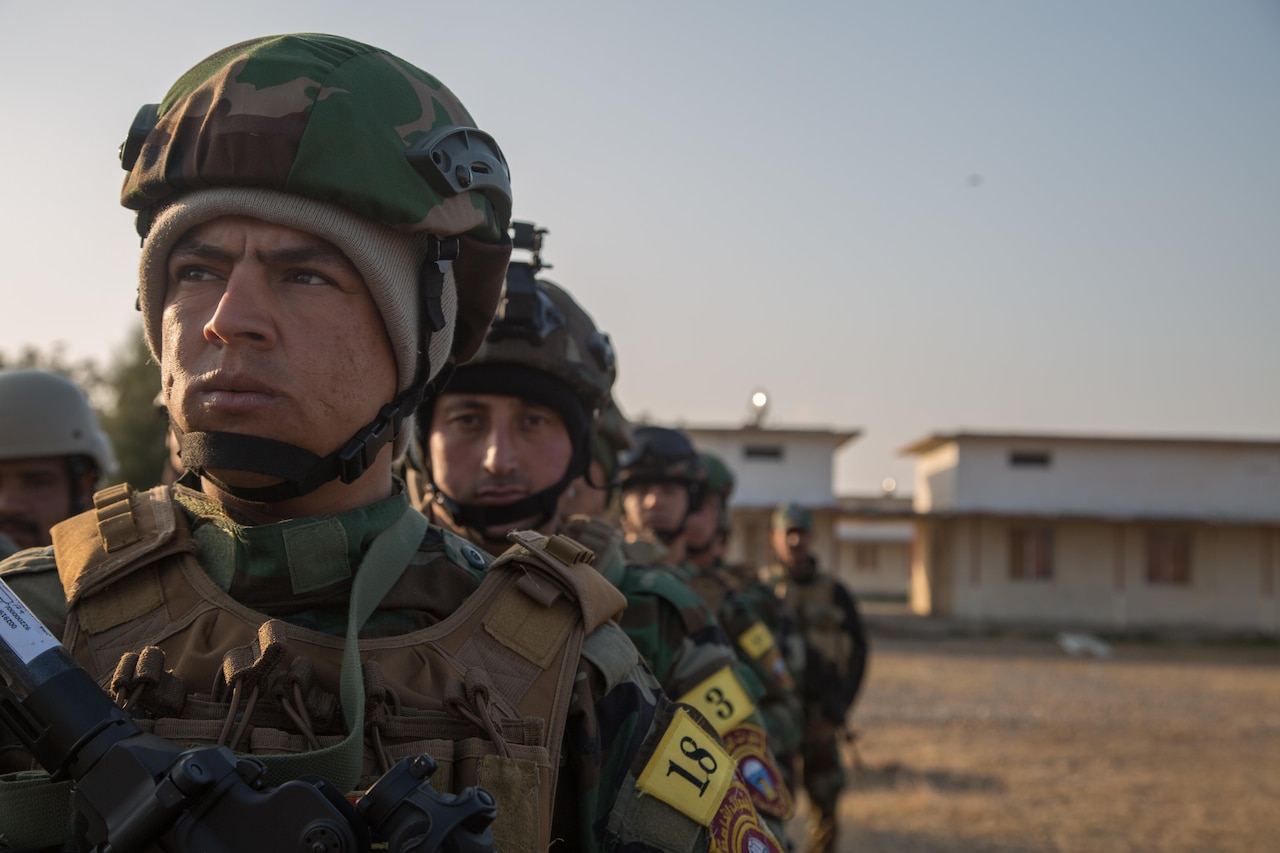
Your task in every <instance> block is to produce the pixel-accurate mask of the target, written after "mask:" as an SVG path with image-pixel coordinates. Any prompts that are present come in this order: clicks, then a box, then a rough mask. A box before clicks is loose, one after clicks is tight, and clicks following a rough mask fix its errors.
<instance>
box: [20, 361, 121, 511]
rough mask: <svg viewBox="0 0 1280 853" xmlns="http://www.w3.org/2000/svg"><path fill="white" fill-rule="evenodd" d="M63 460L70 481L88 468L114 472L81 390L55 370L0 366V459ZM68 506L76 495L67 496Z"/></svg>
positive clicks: (104, 474)
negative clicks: (56, 457)
mask: <svg viewBox="0 0 1280 853" xmlns="http://www.w3.org/2000/svg"><path fill="white" fill-rule="evenodd" d="M44 456H60V457H65V458H66V459H67V465H68V468H67V473H68V474H69V476H70V479H71V480H72V482H74V481H75V480H76V479H78V477H79V474H80V472H81V471H84V470H86V469H87V467H86V466H88V467H92V469H93V470H95V471H96V473H97V475H98V477H99V478H102V477H109V476H111V475H112V474H114V473H115V472H116V468H117V466H116V457H115V453H114V452H113V451H112V448H111V440H110V439H109V438H107V435H106V433H104V432H103V431H102V430H101V429H100V428H99V427H98V419H97V417H96V416H95V415H94V413H93V409H92V408H91V407H90V406H89V400H88V398H87V397H85V395H84V392H83V391H81V390H80V388H79V387H78V386H77V385H76V384H75V383H74V382H72V381H71V380H70V379H67V378H65V377H63V376H59V375H58V374H56V373H48V372H46V371H43V370H0V459H34V458H37V457H44ZM72 501H73V506H72V510H73V511H76V512H78V511H80V510H81V509H83V507H80V506H78V505H75V504H76V503H77V502H78V496H77V495H73V496H72Z"/></svg>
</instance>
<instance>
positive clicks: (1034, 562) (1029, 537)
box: [1009, 527, 1053, 581]
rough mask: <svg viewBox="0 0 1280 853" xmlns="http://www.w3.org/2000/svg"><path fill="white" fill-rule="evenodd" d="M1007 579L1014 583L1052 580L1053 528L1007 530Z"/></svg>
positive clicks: (1015, 528) (1016, 528)
mask: <svg viewBox="0 0 1280 853" xmlns="http://www.w3.org/2000/svg"><path fill="white" fill-rule="evenodd" d="M1009 577H1010V578H1011V579H1013V580H1016V581H1034V580H1050V579H1052V578H1053V528H1050V527H1014V528H1012V529H1010V530H1009Z"/></svg>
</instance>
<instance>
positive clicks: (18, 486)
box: [0, 456, 81, 548]
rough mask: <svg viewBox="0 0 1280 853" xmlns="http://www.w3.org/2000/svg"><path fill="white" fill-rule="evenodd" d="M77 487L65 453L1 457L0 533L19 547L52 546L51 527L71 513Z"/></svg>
mask: <svg viewBox="0 0 1280 853" xmlns="http://www.w3.org/2000/svg"><path fill="white" fill-rule="evenodd" d="M73 488H81V487H80V486H79V485H78V484H73V483H72V482H71V480H70V477H69V475H68V471H67V460H66V459H64V458H62V457H61V456H41V457H38V458H35V459H5V460H0V533H4V535H6V536H8V537H9V538H10V539H12V540H13V543H14V544H15V545H17V546H18V547H19V548H35V547H38V546H41V545H48V544H49V543H50V539H49V528H51V527H53V526H54V525H55V524H57V523H58V522H59V521H62V520H63V519H64V518H66V517H67V516H68V515H69V514H70V513H71V506H72V498H73V497H74V495H73V493H72V490H73Z"/></svg>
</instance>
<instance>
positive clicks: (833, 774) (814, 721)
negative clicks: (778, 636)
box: [761, 503, 868, 851]
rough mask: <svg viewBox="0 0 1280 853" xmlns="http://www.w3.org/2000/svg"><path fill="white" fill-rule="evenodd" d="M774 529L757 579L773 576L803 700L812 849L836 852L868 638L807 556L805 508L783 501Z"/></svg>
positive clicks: (849, 598) (837, 586)
mask: <svg viewBox="0 0 1280 853" xmlns="http://www.w3.org/2000/svg"><path fill="white" fill-rule="evenodd" d="M772 528H773V529H772V540H771V542H772V545H773V551H774V556H775V558H776V562H775V563H774V564H773V565H771V566H768V567H766V568H765V569H762V570H761V576H762V577H768V578H772V579H773V582H774V593H775V595H776V596H777V598H778V600H779V602H780V607H781V611H782V614H783V616H782V618H783V620H784V621H785V622H786V623H787V625H788V627H789V631H790V634H789V636H790V639H791V641H793V642H794V647H793V649H791V650H790V651H791V653H790V654H789V655H788V657H789V661H790V663H791V664H792V669H793V671H794V672H795V673H796V675H797V676H798V678H799V680H800V682H801V695H802V697H803V701H804V719H805V728H804V736H803V739H802V744H801V750H800V752H801V757H802V758H803V762H804V771H803V784H804V788H805V790H806V791H807V792H808V794H809V802H810V804H811V805H812V816H811V818H810V837H809V849H810V850H815V851H827V850H834V849H835V846H836V830H837V827H838V816H837V812H836V806H837V802H838V800H839V796H840V790H841V788H843V787H844V768H843V766H842V764H841V761H840V741H841V739H842V737H843V735H844V734H845V733H846V731H847V730H846V728H845V724H846V717H847V716H848V713H849V709H850V708H851V707H852V706H853V702H854V700H855V699H856V698H857V695H858V689H859V688H860V687H861V686H862V679H863V675H864V674H865V672H866V665H867V651H868V646H867V636H866V632H865V630H864V629H863V626H862V619H861V618H860V616H859V615H858V607H857V603H856V602H855V600H854V597H853V595H852V594H851V593H850V592H849V590H848V589H846V588H845V586H844V584H842V583H840V582H839V581H837V580H836V579H835V578H833V577H831V576H830V575H829V574H827V573H826V572H823V571H821V570H820V569H819V567H818V562H817V559H816V558H815V557H814V555H813V554H812V553H811V551H810V547H811V545H812V537H813V517H812V515H811V514H810V512H809V510H808V509H806V508H805V507H802V506H799V505H797V504H791V503H787V504H782V505H781V506H779V507H778V508H777V510H776V511H775V512H774V514H773V519H772Z"/></svg>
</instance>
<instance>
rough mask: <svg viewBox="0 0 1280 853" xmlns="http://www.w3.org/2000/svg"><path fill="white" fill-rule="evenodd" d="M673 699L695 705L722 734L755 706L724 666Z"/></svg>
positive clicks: (730, 670)
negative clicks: (676, 698)
mask: <svg viewBox="0 0 1280 853" xmlns="http://www.w3.org/2000/svg"><path fill="white" fill-rule="evenodd" d="M677 701H679V702H681V703H682V704H685V705H692V706H693V707H694V708H697V709H698V711H699V712H701V714H702V716H704V717H706V718H707V720H708V721H709V722H710V723H711V725H712V726H714V727H715V730H716V733H717V734H719V735H721V736H722V737H723V736H724V733H725V732H727V731H729V730H730V729H732V728H733V727H734V726H736V725H738V723H740V722H742V721H743V720H745V719H746V718H747V717H749V716H751V713H752V712H753V711H755V709H756V706H755V704H754V703H753V702H752V701H751V697H750V696H748V695H747V691H746V689H745V688H743V686H742V682H741V681H739V680H738V676H737V675H736V674H734V672H733V670H732V669H731V668H730V667H727V666H726V667H722V668H721V669H719V670H717V671H716V672H714V673H713V674H712V675H711V677H710V678H707V679H706V680H704V681H702V682H701V683H700V684H698V686H697V687H694V688H693V689H692V690H690V691H689V692H688V693H686V694H685V695H683V696H681V697H680V698H679V699H678V700H677Z"/></svg>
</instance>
